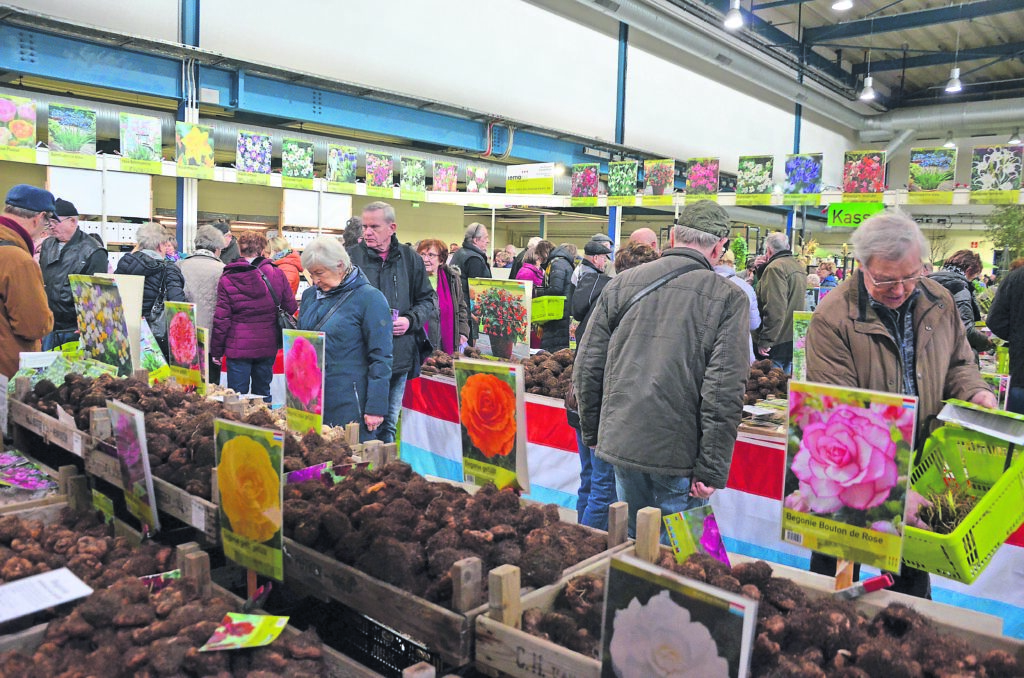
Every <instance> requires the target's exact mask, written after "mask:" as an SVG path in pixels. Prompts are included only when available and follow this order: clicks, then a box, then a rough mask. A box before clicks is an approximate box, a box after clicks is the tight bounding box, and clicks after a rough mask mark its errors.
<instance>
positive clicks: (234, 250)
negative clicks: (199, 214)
mask: <svg viewBox="0 0 1024 678" xmlns="http://www.w3.org/2000/svg"><path fill="white" fill-rule="evenodd" d="M211 225H212V226H213V227H214V228H216V229H217V230H218V231H220V232H221V233H223V234H224V242H225V243H226V244H225V245H224V249H222V250H221V252H220V260H221V261H223V262H224V263H225V264H230V263H231V262H232V261H234V260H235V259H237V258H238V257H240V256H241V253H240V252H239V251H238V242H237V241H236V240H235V236H234V235H232V233H231V222H230V221H228V220H227V219H214V220H213V221H212V222H211Z"/></svg>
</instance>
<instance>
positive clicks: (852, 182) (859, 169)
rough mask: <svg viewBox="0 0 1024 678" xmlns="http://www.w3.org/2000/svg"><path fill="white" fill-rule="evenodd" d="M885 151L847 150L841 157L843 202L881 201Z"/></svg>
mask: <svg viewBox="0 0 1024 678" xmlns="http://www.w3.org/2000/svg"><path fill="white" fill-rule="evenodd" d="M884 193H885V151H847V152H846V155H845V156H844V158H843V202H882V196H883V194H884Z"/></svg>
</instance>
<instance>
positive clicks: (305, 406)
mask: <svg viewBox="0 0 1024 678" xmlns="http://www.w3.org/2000/svg"><path fill="white" fill-rule="evenodd" d="M283 334H284V384H285V414H286V418H287V421H288V428H289V429H291V430H292V431H294V432H296V433H298V434H304V433H306V432H307V431H315V432H316V433H320V431H321V430H322V429H323V424H324V369H325V367H326V365H325V363H324V357H325V353H324V352H325V344H324V341H325V339H324V337H325V335H324V333H323V332H309V331H305V330H284V332H283ZM345 423H348V422H345Z"/></svg>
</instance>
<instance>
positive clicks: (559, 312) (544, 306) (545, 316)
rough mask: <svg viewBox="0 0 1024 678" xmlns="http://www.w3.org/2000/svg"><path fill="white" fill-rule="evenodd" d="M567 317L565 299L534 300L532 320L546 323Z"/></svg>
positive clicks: (544, 298) (543, 298)
mask: <svg viewBox="0 0 1024 678" xmlns="http://www.w3.org/2000/svg"><path fill="white" fill-rule="evenodd" d="M564 315H565V297H537V298H536V299H534V300H533V308H532V309H531V310H530V320H531V321H532V322H535V323H544V322H547V321H549V320H561V319H562V317H563V316H564Z"/></svg>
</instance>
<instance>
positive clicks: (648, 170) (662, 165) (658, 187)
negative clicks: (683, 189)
mask: <svg viewBox="0 0 1024 678" xmlns="http://www.w3.org/2000/svg"><path fill="white" fill-rule="evenodd" d="M675 182H676V161H675V160H669V159H665V160H644V185H645V186H646V188H645V189H644V195H643V200H642V202H643V204H644V205H671V204H672V194H673V193H674V192H675Z"/></svg>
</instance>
